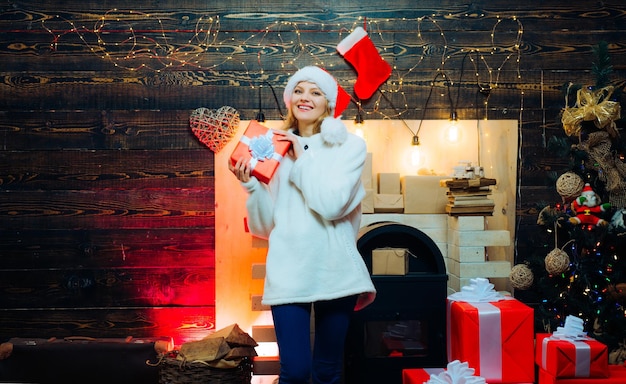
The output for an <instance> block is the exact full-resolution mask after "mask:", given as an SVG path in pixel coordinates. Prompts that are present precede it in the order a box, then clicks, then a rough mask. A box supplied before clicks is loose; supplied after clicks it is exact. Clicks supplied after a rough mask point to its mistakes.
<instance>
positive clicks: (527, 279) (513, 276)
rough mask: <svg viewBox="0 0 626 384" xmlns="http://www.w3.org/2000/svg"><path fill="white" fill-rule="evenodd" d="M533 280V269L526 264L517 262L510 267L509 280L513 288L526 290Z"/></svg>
mask: <svg viewBox="0 0 626 384" xmlns="http://www.w3.org/2000/svg"><path fill="white" fill-rule="evenodd" d="M534 280H535V277H534V275H533V271H531V269H530V268H528V266H527V265H526V264H517V265H515V266H513V268H511V273H510V274H509V281H510V282H511V286H512V287H513V288H515V289H520V290H522V291H523V290H526V289H528V288H530V287H531V286H532V285H533V282H534Z"/></svg>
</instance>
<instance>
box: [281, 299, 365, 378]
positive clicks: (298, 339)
mask: <svg viewBox="0 0 626 384" xmlns="http://www.w3.org/2000/svg"><path fill="white" fill-rule="evenodd" d="M356 298H357V297H356V296H350V297H345V298H341V299H336V300H329V301H319V302H315V303H312V304H311V303H307V304H287V305H277V306H273V307H272V316H273V318H274V329H275V331H276V341H277V343H278V353H279V355H280V378H279V381H278V383H279V384H309V383H310V381H309V380H310V379H311V378H312V379H313V383H314V384H337V383H340V382H341V376H342V372H343V354H344V345H345V340H346V334H347V332H348V325H349V323H350V318H351V316H352V313H353V311H354V305H355V304H356ZM312 308H313V310H314V316H315V341H314V344H313V350H312V351H311V327H310V325H311V309H312Z"/></svg>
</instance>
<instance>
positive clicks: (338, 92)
mask: <svg viewBox="0 0 626 384" xmlns="http://www.w3.org/2000/svg"><path fill="white" fill-rule="evenodd" d="M302 81H308V82H311V83H315V84H316V85H317V86H318V87H319V89H320V90H321V91H322V92H324V96H326V100H328V106H329V107H330V109H331V116H328V117H326V118H325V119H324V121H323V122H322V127H321V132H320V133H321V134H322V139H324V141H325V142H327V143H329V144H341V143H343V142H344V141H345V140H346V137H347V136H348V128H347V127H346V126H345V124H344V123H343V122H342V121H341V113H342V112H343V111H344V110H345V109H346V108H347V107H348V104H349V103H350V95H348V93H347V92H346V91H345V90H344V89H343V88H341V86H340V85H339V84H338V83H337V80H335V78H334V77H333V76H332V75H331V74H330V73H328V72H326V71H325V70H323V69H322V68H320V67H316V66H313V65H310V66H307V67H304V68H302V69H300V70H298V71H297V72H296V73H294V74H293V76H291V78H290V79H289V81H288V82H287V85H286V86H285V91H284V92H283V100H284V102H285V105H286V106H287V109H289V108H291V94H292V93H293V90H294V89H295V88H296V86H297V85H298V83H300V82H302Z"/></svg>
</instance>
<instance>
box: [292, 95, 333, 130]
mask: <svg viewBox="0 0 626 384" xmlns="http://www.w3.org/2000/svg"><path fill="white" fill-rule="evenodd" d="M331 113H332V110H331V108H330V106H329V105H328V100H326V112H325V113H323V114H322V115H321V116H320V117H319V118H318V119H317V121H316V122H315V127H314V128H313V133H314V134H315V133H320V130H321V127H322V122H323V121H324V119H325V118H327V117H328V116H331ZM289 128H293V129H298V119H296V117H295V116H294V115H293V112H291V108H289V110H288V111H287V118H286V119H285V120H284V123H283V127H282V129H283V130H285V131H286V130H288V129H289Z"/></svg>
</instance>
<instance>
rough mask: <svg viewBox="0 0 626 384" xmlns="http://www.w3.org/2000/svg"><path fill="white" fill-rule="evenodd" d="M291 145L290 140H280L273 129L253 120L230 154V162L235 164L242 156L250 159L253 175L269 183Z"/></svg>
mask: <svg viewBox="0 0 626 384" xmlns="http://www.w3.org/2000/svg"><path fill="white" fill-rule="evenodd" d="M290 145H291V143H290V142H289V141H281V140H278V138H277V136H276V135H274V134H273V133H272V130H271V129H269V128H267V127H265V126H264V125H261V123H259V122H258V121H256V120H252V121H250V124H248V127H247V128H246V130H245V131H244V133H243V136H242V137H241V139H240V140H239V142H238V143H237V146H236V147H235V150H234V151H233V153H232V154H231V155H230V162H231V163H232V164H233V165H235V163H237V160H239V159H240V158H241V157H243V158H244V159H246V160H248V161H250V165H251V167H252V172H251V175H252V176H255V177H256V178H257V179H259V181H261V182H263V183H266V184H267V183H269V181H270V180H271V178H272V176H274V173H275V172H276V169H278V165H279V164H280V161H281V160H282V158H283V156H285V154H286V153H287V151H288V150H289V146H290Z"/></svg>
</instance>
